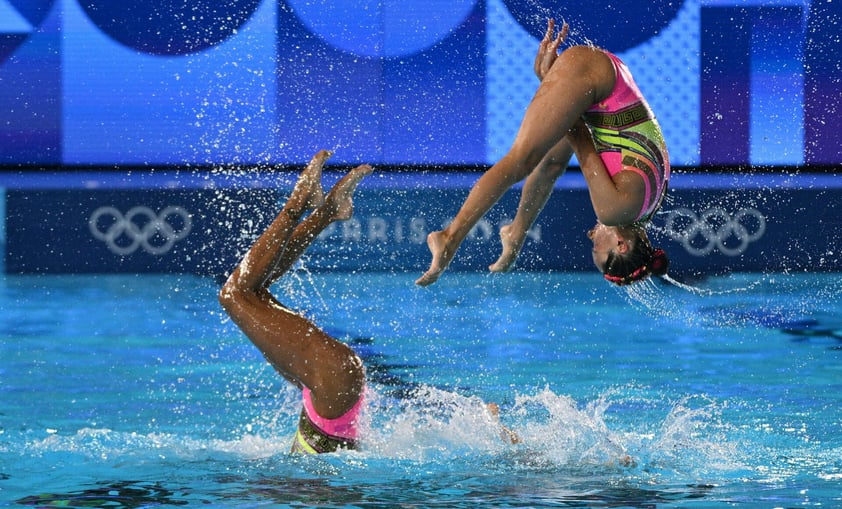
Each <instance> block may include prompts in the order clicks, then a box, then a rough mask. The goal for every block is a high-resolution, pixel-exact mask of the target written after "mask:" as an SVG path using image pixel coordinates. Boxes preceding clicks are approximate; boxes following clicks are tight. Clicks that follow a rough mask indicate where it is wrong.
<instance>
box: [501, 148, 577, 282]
mask: <svg viewBox="0 0 842 509" xmlns="http://www.w3.org/2000/svg"><path fill="white" fill-rule="evenodd" d="M572 154H573V149H572V148H571V147H570V143H568V141H567V137H566V136H565V137H564V138H563V139H562V140H561V141H560V142H559V143H557V144H556V146H555V147H553V149H552V150H551V151H550V152H549V153H547V155H546V156H545V157H544V159H543V160H542V161H541V163H540V164H539V165H538V167H536V168H535V170H533V171H532V173H530V174H529V176H528V177H526V181H525V182H524V185H523V191H522V192H521V195H520V203H519V204H518V209H517V213H516V214H515V218H514V219H513V220H512V223H511V224H509V225H506V226H503V227H502V228H500V241H501V242H502V244H503V252H502V253H501V254H500V258H498V259H497V261H496V262H494V263H493V264H491V265H490V266H489V267H488V270H490V271H491V272H508V271H509V270H511V269H512V267H514V264H515V261H517V257H518V256H519V255H520V250H521V248H523V243H524V241H525V240H526V233H527V232H528V231H529V229H530V228H532V225H533V224H534V223H535V220H536V219H537V218H538V215H539V214H540V213H541V210H543V208H544V205H546V204H547V200H548V199H549V198H550V194H552V191H553V186H554V184H555V181H556V180H558V178H559V177H560V176H561V175H563V174H564V172H565V170H566V169H567V164H568V163H569V162H570V157H571V156H572Z"/></svg>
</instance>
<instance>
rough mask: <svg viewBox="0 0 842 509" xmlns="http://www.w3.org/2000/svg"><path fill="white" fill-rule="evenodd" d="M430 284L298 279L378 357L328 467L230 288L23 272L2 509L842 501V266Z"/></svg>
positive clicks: (2, 327) (384, 277)
mask: <svg viewBox="0 0 842 509" xmlns="http://www.w3.org/2000/svg"><path fill="white" fill-rule="evenodd" d="M416 276H417V274H414V273H413V274H403V273H398V274H377V273H359V274H335V273H334V274H311V273H308V272H306V271H298V272H296V274H295V275H294V277H292V278H290V279H288V280H286V281H285V282H282V283H281V285H280V286H279V287H278V289H277V290H278V292H279V293H283V294H286V295H287V297H286V299H285V300H286V301H287V302H288V303H291V304H294V305H295V306H298V307H301V308H305V309H307V310H308V314H309V315H310V316H311V317H313V319H314V320H315V321H316V322H317V323H319V324H321V325H322V326H323V327H325V328H326V329H328V330H329V331H331V332H333V333H334V334H336V335H337V336H338V337H340V338H342V339H344V340H346V341H348V342H350V343H351V344H353V345H354V348H355V349H357V350H358V351H359V352H360V353H361V354H362V356H363V357H364V358H365V361H366V364H367V366H368V374H369V379H370V384H371V391H370V395H371V398H370V402H369V406H368V408H367V411H366V426H365V428H366V430H365V436H364V440H363V447H362V449H361V450H359V451H354V452H344V453H339V454H333V455H323V456H319V457H299V456H292V455H289V454H288V453H287V450H288V448H289V445H290V441H291V438H292V435H293V433H294V429H295V428H294V426H295V424H296V417H297V414H298V412H299V410H300V396H299V394H298V392H297V391H295V390H293V389H292V388H291V387H290V386H288V385H286V384H285V383H284V382H283V380H282V379H281V378H280V377H279V376H277V375H276V374H275V373H274V372H273V371H272V370H271V369H270V368H269V367H268V366H267V364H266V363H265V361H264V360H263V359H262V357H260V355H259V354H258V353H257V352H256V350H255V349H254V348H253V347H252V346H251V344H250V343H249V342H248V340H247V339H246V338H245V337H244V336H242V335H241V334H240V332H239V331H238V330H237V329H236V328H235V327H234V326H232V324H230V322H228V321H227V320H226V319H225V317H224V316H223V315H222V314H221V310H220V308H219V306H218V304H217V302H216V288H217V286H216V283H215V282H214V281H213V280H211V279H209V278H199V277H193V276H179V275H166V276H164V275H144V276H134V275H121V276H14V275H6V276H3V277H2V279H0V309H2V317H0V394H2V399H0V506H2V507H27V506H38V507H58V506H62V507H68V506H70V507H132V508H134V507H153V506H203V507H207V506H217V507H264V506H273V507H284V506H287V507H310V506H318V507H477V506H488V507H722V506H737V507H752V508H753V507H758V508H761V507H768V508H775V507H818V506H821V507H834V506H840V505H842V411H840V408H842V289H840V287H841V286H842V275H840V274H766V275H763V274H733V275H730V276H722V277H716V278H710V279H707V280H704V281H699V282H695V283H694V285H695V287H697V288H698V289H701V291H692V289H685V288H679V287H676V286H672V285H668V284H662V283H657V284H656V283H647V284H644V285H641V286H637V287H634V290H633V291H631V292H629V291H627V290H624V289H618V288H614V287H612V286H610V285H608V284H607V283H605V282H604V281H602V280H601V279H600V277H599V275H597V274H591V273H584V274H544V273H541V274H538V273H523V272H516V273H512V274H507V275H503V276H500V275H497V276H493V275H488V274H456V273H448V274H446V275H445V277H444V278H443V279H442V280H441V281H440V282H439V283H438V284H437V285H435V286H433V287H431V288H427V289H420V288H417V287H415V286H414V285H413V284H412V281H413V280H414V278H415V277H416ZM485 401H495V402H497V403H499V405H500V407H501V420H502V422H503V424H505V425H506V426H508V427H510V428H512V429H513V430H515V431H516V432H517V433H518V435H519V436H520V439H521V443H519V444H510V443H506V442H504V441H503V440H501V439H500V436H499V431H500V430H499V426H498V425H497V424H496V423H495V422H494V421H493V419H492V418H491V417H490V416H489V415H488V414H487V412H485V410H484V402H485ZM626 456H628V457H630V458H631V461H632V463H630V464H629V463H627V462H626V461H624V458H626Z"/></svg>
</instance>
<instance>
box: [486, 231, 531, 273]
mask: <svg viewBox="0 0 842 509" xmlns="http://www.w3.org/2000/svg"><path fill="white" fill-rule="evenodd" d="M500 242H502V244H503V253H502V254H501V255H500V258H498V259H497V261H496V262H494V263H492V264H491V265H489V266H488V270H490V271H491V272H509V271H510V270H512V269H513V268H514V266H515V262H516V261H517V257H518V256H519V255H520V250H521V248H523V238H520V239H514V238H512V225H510V224H507V225H506V226H502V227H500Z"/></svg>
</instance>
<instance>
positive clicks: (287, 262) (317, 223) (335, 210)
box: [275, 164, 372, 277]
mask: <svg viewBox="0 0 842 509" xmlns="http://www.w3.org/2000/svg"><path fill="white" fill-rule="evenodd" d="M371 172H372V168H371V166H369V165H367V164H363V165H360V166H357V167H356V168H354V169H353V170H351V171H350V172H349V173H348V174H347V175H345V176H344V177H342V179H341V180H340V181H339V182H337V183H336V185H334V186H333V189H331V190H330V192H329V193H328V195H327V197H326V198H325V199H324V203H323V204H322V205H321V206H319V207H317V208H316V209H315V210H314V211H313V212H312V213H311V214H310V215H309V216H307V218H306V219H304V221H302V222H301V224H299V225H298V226H297V227H296V228H295V231H294V232H293V233H292V237H291V238H290V239H289V243H288V244H287V248H286V251H285V252H284V254H283V256H282V257H281V259H280V260H279V261H278V265H277V266H276V267H275V272H276V274H277V277H280V276H282V275H283V274H285V273H286V272H287V271H288V270H289V269H290V268H291V267H292V266H293V264H295V262H296V261H297V260H298V258H300V257H301V254H302V253H304V251H306V250H307V248H308V247H309V246H310V244H311V243H312V242H313V240H315V239H316V237H318V236H319V234H320V233H321V232H322V231H323V230H324V229H325V228H327V227H328V226H329V225H330V224H331V223H333V222H334V221H345V220H347V219H350V218H351V216H352V215H353V213H354V202H353V195H354V191H355V190H356V188H357V184H359V182H360V181H361V180H362V179H363V177H365V176H366V175H369V174H370V173H371Z"/></svg>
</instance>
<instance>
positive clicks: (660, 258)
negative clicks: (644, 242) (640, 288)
mask: <svg viewBox="0 0 842 509" xmlns="http://www.w3.org/2000/svg"><path fill="white" fill-rule="evenodd" d="M649 265H650V270H651V273H652V274H653V275H655V276H663V275H664V274H666V273H667V269H668V268H669V265H670V259H669V258H668V257H667V253H666V252H665V251H664V250H663V249H656V250H655V251H654V252H653V253H652V261H651V262H650V264H649Z"/></svg>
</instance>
